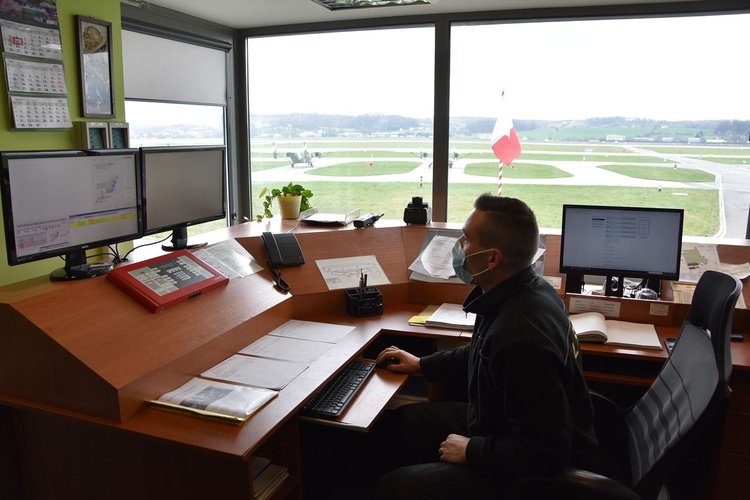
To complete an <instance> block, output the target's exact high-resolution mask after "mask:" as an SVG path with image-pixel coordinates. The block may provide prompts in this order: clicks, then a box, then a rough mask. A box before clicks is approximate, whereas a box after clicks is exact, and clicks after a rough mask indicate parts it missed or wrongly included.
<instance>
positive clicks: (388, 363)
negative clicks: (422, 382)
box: [378, 358, 398, 368]
mask: <svg viewBox="0 0 750 500" xmlns="http://www.w3.org/2000/svg"><path fill="white" fill-rule="evenodd" d="M397 364H398V360H397V359H396V358H385V359H384V360H383V361H381V362H380V363H379V364H378V366H379V367H380V368H388V367H389V366H391V365H397Z"/></svg>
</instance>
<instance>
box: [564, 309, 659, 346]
mask: <svg viewBox="0 0 750 500" xmlns="http://www.w3.org/2000/svg"><path fill="white" fill-rule="evenodd" d="M570 321H571V323H573V328H575V331H576V336H577V337H578V340H579V341H581V342H601V343H604V344H606V345H616V346H623V347H637V348H640V349H657V350H662V349H663V348H662V346H661V342H660V341H659V336H658V335H657V334H656V328H655V327H654V325H651V324H645V323H631V322H628V321H618V320H613V319H609V320H608V319H606V318H605V317H604V315H603V314H601V313H598V312H585V313H580V314H571V315H570Z"/></svg>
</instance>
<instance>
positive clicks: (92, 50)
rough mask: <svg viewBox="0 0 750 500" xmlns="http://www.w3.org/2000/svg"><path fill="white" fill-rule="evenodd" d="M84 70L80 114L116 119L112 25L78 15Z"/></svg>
mask: <svg viewBox="0 0 750 500" xmlns="http://www.w3.org/2000/svg"><path fill="white" fill-rule="evenodd" d="M76 20H77V22H78V58H79V66H80V69H81V108H82V109H81V113H82V114H83V116H86V117H95V118H111V117H114V116H115V99H114V71H113V68H112V23H109V22H107V21H100V20H99V19H93V18H90V17H83V16H76Z"/></svg>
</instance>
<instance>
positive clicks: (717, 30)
mask: <svg viewBox="0 0 750 500" xmlns="http://www.w3.org/2000/svg"><path fill="white" fill-rule="evenodd" d="M748 29H750V15H731V16H698V17H686V18H658V19H657V18H653V19H627V20H604V21H570V22H539V23H526V24H495V25H482V26H477V25H473V26H456V27H454V28H453V30H452V36H451V44H452V45H451V65H452V67H451V87H450V88H451V107H450V115H451V120H450V127H451V151H455V152H456V153H457V155H458V157H459V159H457V160H456V161H455V162H454V165H453V168H452V169H451V171H450V185H449V190H450V196H449V199H448V200H449V205H448V220H450V221H461V220H463V219H464V218H465V216H466V213H467V211H468V210H469V209H470V207H471V203H472V201H473V200H474V198H476V196H477V195H478V194H480V193H482V192H486V191H490V192H496V191H497V189H498V187H499V186H498V185H499V184H501V185H502V194H503V195H507V196H514V197H518V198H522V199H524V200H525V201H526V202H527V203H529V205H531V206H532V208H534V210H535V211H536V213H537V216H538V218H539V223H540V226H543V227H549V228H559V227H560V225H561V215H562V209H561V205H562V204H563V203H579V204H592V205H625V206H641V207H647V206H648V207H677V208H684V209H685V230H684V234H685V235H693V236H715V237H731V238H744V236H745V230H746V223H747V217H748V203H750V194H749V193H750V176H748V175H747V173H748V164H750V147H749V146H748V139H749V137H748V136H749V134H750V101H748V99H747V98H746V94H747V82H746V81H744V79H742V78H738V77H737V76H738V73H737V72H738V71H739V69H740V67H741V66H742V65H743V64H744V63H743V62H742V58H741V57H739V53H740V52H739V51H741V50H742V49H741V47H743V46H744V45H745V38H746V35H745V33H747V32H748ZM479 47H485V48H486V47H490V48H491V50H489V51H488V50H484V49H483V50H478V48H479ZM503 91H504V98H502V97H501V96H502V93H503ZM501 99H502V100H503V103H502V107H501V105H500V104H499V103H500V101H501ZM501 113H502V114H503V116H509V117H510V118H512V120H513V125H514V127H515V130H516V132H517V133H518V136H519V138H520V143H521V155H520V157H518V158H517V159H516V160H514V161H512V162H511V165H510V166H508V165H503V169H502V182H500V181H501V180H500V169H499V167H500V162H499V161H498V160H497V158H496V157H495V156H494V154H493V152H492V150H491V147H490V134H491V133H492V130H493V126H494V125H495V122H496V120H497V119H498V118H499V117H500V115H501Z"/></svg>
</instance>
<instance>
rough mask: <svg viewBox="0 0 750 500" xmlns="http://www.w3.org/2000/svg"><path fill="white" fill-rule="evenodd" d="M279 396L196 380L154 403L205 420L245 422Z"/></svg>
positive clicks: (231, 385) (265, 390)
mask: <svg viewBox="0 0 750 500" xmlns="http://www.w3.org/2000/svg"><path fill="white" fill-rule="evenodd" d="M278 394H279V393H278V392H276V391H271V390H268V389H258V388H257V387H244V386H239V385H233V384H225V383H223V382H216V381H213V380H205V379H202V378H198V377H195V378H192V379H190V380H189V381H187V382H186V383H185V384H183V385H181V386H180V387H178V388H177V389H175V390H173V391H170V392H168V393H166V394H164V395H163V396H161V397H160V398H159V399H158V400H154V401H151V403H152V404H155V405H157V406H165V407H169V408H171V409H174V410H180V411H185V412H190V413H197V414H199V415H203V416H208V417H219V418H225V419H228V420H233V421H237V422H244V421H245V420H247V419H248V418H249V417H250V416H251V415H253V414H254V413H255V412H257V411H258V410H259V409H260V408H261V407H262V406H263V405H265V404H266V403H267V402H269V401H270V400H272V399H273V398H275V397H276V396H277V395H278Z"/></svg>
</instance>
